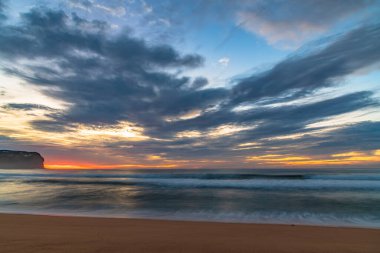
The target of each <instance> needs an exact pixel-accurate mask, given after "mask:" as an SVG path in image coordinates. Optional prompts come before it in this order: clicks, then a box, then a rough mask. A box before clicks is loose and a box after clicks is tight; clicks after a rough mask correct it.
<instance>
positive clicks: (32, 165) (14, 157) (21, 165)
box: [0, 150, 44, 169]
mask: <svg viewBox="0 0 380 253" xmlns="http://www.w3.org/2000/svg"><path fill="white" fill-rule="evenodd" d="M43 168H44V158H43V157H42V156H41V155H40V154H39V153H37V152H26V151H12V150H0V169H43Z"/></svg>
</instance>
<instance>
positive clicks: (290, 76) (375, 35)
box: [232, 24, 380, 104]
mask: <svg viewBox="0 0 380 253" xmlns="http://www.w3.org/2000/svg"><path fill="white" fill-rule="evenodd" d="M359 37H360V39H358V38H359ZM379 40H380V25H379V24H376V25H368V26H364V27H360V28H357V29H355V30H353V31H350V32H348V33H347V34H344V35H342V36H340V37H338V38H337V39H336V40H335V41H333V42H332V43H330V44H329V45H327V46H326V47H324V48H322V49H320V50H317V51H312V52H311V53H310V54H307V55H301V56H300V57H298V56H295V57H291V58H289V59H286V60H284V61H282V62H280V63H278V64H276V65H275V66H274V67H273V68H272V69H270V70H269V71H267V72H264V73H262V74H260V75H253V76H250V77H248V78H245V79H243V80H241V81H240V82H239V83H238V84H237V85H236V86H235V87H234V88H233V95H232V103H234V104H239V103H244V102H247V101H257V100H258V99H260V98H264V97H276V96H280V95H286V93H293V94H298V95H305V94H307V93H310V92H313V91H315V90H316V89H320V88H322V87H328V86H332V85H334V84H335V83H336V81H337V80H339V78H341V77H344V76H346V75H349V74H351V73H353V72H355V71H357V70H359V69H361V68H365V67H367V66H370V65H372V64H374V63H376V62H379V61H380V49H379V47H378V46H377V41H379ZM293 99H294V97H293Z"/></svg>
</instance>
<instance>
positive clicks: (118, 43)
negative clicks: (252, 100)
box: [0, 9, 227, 124]
mask: <svg viewBox="0 0 380 253" xmlns="http://www.w3.org/2000/svg"><path fill="white" fill-rule="evenodd" d="M22 18H23V23H22V24H23V25H22V26H3V27H1V30H2V34H1V35H0V42H1V44H2V48H1V52H0V54H1V55H2V57H3V59H4V60H7V62H8V63H11V64H7V65H6V66H7V67H4V70H5V71H7V73H9V74H14V75H18V76H20V77H22V78H24V79H25V80H27V81H28V82H30V83H34V84H35V85H38V86H41V87H44V92H45V93H46V94H47V95H49V96H52V97H54V98H57V99H60V100H63V101H65V102H67V103H69V104H71V105H72V106H71V107H70V109H69V110H68V111H67V112H66V113H65V114H61V115H59V116H57V115H55V116H54V120H57V119H58V117H59V118H60V119H61V120H62V121H67V122H80V123H90V124H103V123H106V124H112V123H116V122H118V121H122V120H129V121H133V122H136V123H139V124H163V119H162V118H163V117H168V116H176V115H179V114H183V113H186V112H188V111H192V110H195V109H200V110H203V109H205V108H207V107H209V106H212V105H213V104H214V103H215V102H216V101H218V100H220V99H221V98H223V97H225V96H226V94H227V92H226V91H225V90H223V89H203V90H199V89H198V88H199V87H200V86H202V85H204V84H203V83H205V82H206V83H207V80H204V79H202V78H201V79H197V80H194V82H193V84H192V85H191V82H192V81H191V80H190V78H188V77H181V76H178V75H176V74H170V73H168V72H165V71H164V69H171V68H174V69H176V70H178V69H180V68H194V67H198V66H200V65H201V64H202V62H203V59H202V58H201V57H200V56H198V55H191V54H189V55H180V54H179V53H178V52H177V51H176V50H174V49H173V48H172V47H170V46H168V45H156V46H149V45H147V43H146V42H145V41H143V40H140V39H136V38H133V37H131V36H129V35H128V34H121V35H119V36H116V37H112V38H109V37H108V36H107V34H106V33H105V26H106V24H104V23H103V22H97V21H92V22H90V21H86V20H83V19H80V18H79V17H77V16H75V15H73V16H68V15H66V14H65V13H64V12H62V11H50V10H43V9H33V10H31V11H30V12H28V13H25V14H23V15H22ZM88 27H91V28H92V29H88ZM78 84H80V85H78ZM149 122H150V123H149Z"/></svg>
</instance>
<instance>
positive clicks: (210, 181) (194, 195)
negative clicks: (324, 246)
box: [0, 169, 380, 228]
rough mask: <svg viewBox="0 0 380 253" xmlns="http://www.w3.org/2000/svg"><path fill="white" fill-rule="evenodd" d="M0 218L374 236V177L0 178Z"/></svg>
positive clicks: (290, 173) (135, 174)
mask: <svg viewBox="0 0 380 253" xmlns="http://www.w3.org/2000/svg"><path fill="white" fill-rule="evenodd" d="M0 212H2V213H30V214H51V215H79V216H100V217H129V218H153V219H174V220H199V221H223V222H244V223H279V224H308V225H325V226H350V227H376V228H380V170H377V169H371V170H359V169H358V170H327V169H325V170H310V169H308V170H300V169H297V170H135V171H131V170H86V171H49V170H0Z"/></svg>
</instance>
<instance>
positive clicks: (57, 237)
mask: <svg viewBox="0 0 380 253" xmlns="http://www.w3.org/2000/svg"><path fill="white" fill-rule="evenodd" d="M0 224H1V225H0V249H1V252H2V253H11V252H12V253H19V252H20V253H21V252H23V253H25V252H38V253H42V252H55V253H60V252H79V253H87V252H88V253H90V252H91V253H93V252H99V253H100V252H155V253H159V252H183V253H186V252H189V253H190V252H218V253H221V252H261V253H263V252H272V253H273V252H289V253H290V252H292V253H297V252H323V253H328V252H334V253H337V252H344V253H349V252H361V253H363V252H379V250H380V229H364V228H337V227H318V226H300V225H296V226H294V225H271V224H268V225H267V224H239V223H221V222H219V223H218V222H193V221H164V220H148V219H128V218H92V217H63V216H44V215H24V214H1V215H0Z"/></svg>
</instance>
